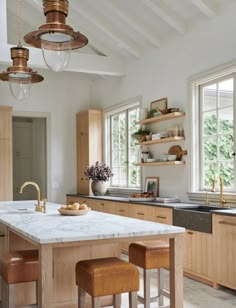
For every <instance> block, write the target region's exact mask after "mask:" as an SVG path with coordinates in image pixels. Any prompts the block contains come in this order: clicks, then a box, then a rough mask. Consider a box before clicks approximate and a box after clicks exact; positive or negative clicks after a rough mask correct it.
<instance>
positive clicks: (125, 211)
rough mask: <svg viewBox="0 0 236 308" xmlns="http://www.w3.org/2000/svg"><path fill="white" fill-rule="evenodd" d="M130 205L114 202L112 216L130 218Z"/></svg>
mask: <svg viewBox="0 0 236 308" xmlns="http://www.w3.org/2000/svg"><path fill="white" fill-rule="evenodd" d="M131 206H132V205H131V204H130V203H119V202H116V203H115V206H114V214H115V215H119V216H125V217H131V213H130V207H131Z"/></svg>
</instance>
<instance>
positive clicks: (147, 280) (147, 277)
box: [143, 269, 151, 308]
mask: <svg viewBox="0 0 236 308" xmlns="http://www.w3.org/2000/svg"><path fill="white" fill-rule="evenodd" d="M143 284H144V285H143V296H144V308H149V307H150V302H151V301H150V296H151V295H150V288H151V271H150V270H146V269H144V270H143Z"/></svg>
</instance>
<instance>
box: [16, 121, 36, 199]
mask: <svg viewBox="0 0 236 308" xmlns="http://www.w3.org/2000/svg"><path fill="white" fill-rule="evenodd" d="M32 155H33V149H32V123H31V122H15V121H14V119H13V200H35V199H36V192H35V188H34V187H33V186H31V185H30V186H27V187H26V188H25V189H24V192H23V194H20V193H19V189H20V186H21V185H22V184H23V183H24V182H26V181H30V180H32Z"/></svg>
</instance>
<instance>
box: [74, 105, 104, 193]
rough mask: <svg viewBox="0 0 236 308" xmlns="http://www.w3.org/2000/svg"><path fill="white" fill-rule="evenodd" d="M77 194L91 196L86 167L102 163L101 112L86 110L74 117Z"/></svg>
mask: <svg viewBox="0 0 236 308" xmlns="http://www.w3.org/2000/svg"><path fill="white" fill-rule="evenodd" d="M76 139H77V193H78V194H85V195H91V194H92V192H91V187H90V181H89V180H88V179H87V178H86V177H85V175H84V172H85V170H86V167H87V166H90V165H91V164H94V163H95V162H96V161H102V111H101V110H86V111H81V112H78V113H77V115H76Z"/></svg>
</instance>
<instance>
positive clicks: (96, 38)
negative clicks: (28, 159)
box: [0, 0, 234, 76]
mask: <svg viewBox="0 0 236 308" xmlns="http://www.w3.org/2000/svg"><path fill="white" fill-rule="evenodd" d="M233 1H234V0H69V15H68V18H67V24H69V25H71V26H72V27H73V28H74V30H77V31H78V30H79V31H80V32H82V33H83V34H85V35H86V36H87V37H88V39H89V44H88V46H86V47H84V48H82V49H80V50H78V51H77V52H73V57H72V61H71V63H70V66H69V67H68V70H69V71H77V72H85V73H92V74H101V75H114V76H116V75H117V76H119V75H123V74H124V73H125V67H124V63H123V62H124V61H123V60H124V59H125V58H134V59H138V58H140V57H142V55H143V54H145V53H146V52H148V51H150V50H151V49H156V50H157V52H158V50H159V49H160V48H162V46H164V45H165V43H166V42H167V41H169V40H171V39H173V38H176V37H177V38H178V37H181V36H184V35H185V34H186V33H189V32H191V31H192V28H193V27H194V26H195V25H197V24H199V23H201V22H204V21H206V20H207V19H210V18H216V17H217V16H218V15H221V14H223V12H224V9H225V8H226V7H227V6H229V5H230V4H231V2H233ZM17 3H18V1H17V0H10V1H6V0H1V4H0V5H1V7H0V9H1V15H2V14H3V13H4V10H6V12H7V20H5V18H2V17H1V19H0V20H1V21H0V43H1V44H0V45H4V46H7V47H8V48H9V46H10V45H16V44H17V43H18V39H17V31H18V30H17V27H18V25H17V15H18V5H17ZM22 3H23V8H22V11H23V14H22V15H23V24H22V32H23V34H26V33H28V32H30V31H32V30H36V29H37V28H38V27H39V26H40V25H42V24H44V23H45V17H44V15H43V9H42V0H22ZM6 25H7V32H6V27H5V26H6ZM4 27H5V28H4ZM4 29H5V31H4ZM6 33H7V38H6ZM0 47H1V46H0ZM4 50H5V48H4ZM5 52H6V54H5ZM5 52H3V54H4V55H5V56H4V55H3V56H1V52H0V61H3V62H7V60H9V55H7V48H6V51H5ZM30 52H31V63H33V64H34V65H36V66H38V67H44V64H43V60H42V56H41V52H40V50H36V49H34V48H30ZM2 58H3V59H2Z"/></svg>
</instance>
